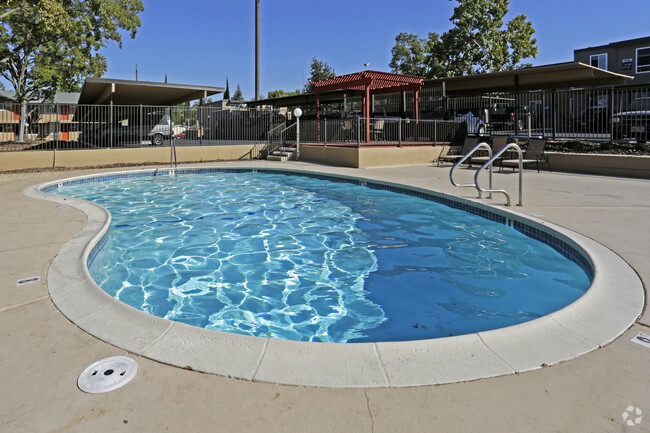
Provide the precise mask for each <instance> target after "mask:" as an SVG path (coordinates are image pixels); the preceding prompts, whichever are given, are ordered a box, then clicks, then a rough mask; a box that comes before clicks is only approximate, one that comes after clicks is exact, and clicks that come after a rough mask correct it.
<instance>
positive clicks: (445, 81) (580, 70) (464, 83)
mask: <svg viewBox="0 0 650 433" xmlns="http://www.w3.org/2000/svg"><path fill="white" fill-rule="evenodd" d="M633 78H634V77H631V76H629V75H622V74H617V73H615V72H610V71H606V70H604V69H599V68H596V67H593V66H590V65H586V64H584V63H580V62H567V63H557V64H553V65H544V66H534V67H531V68H523V69H515V70H512V71H502V72H493V73H491V74H476V75H463V76H461V77H449V78H435V79H430V80H425V81H424V87H435V86H440V87H443V86H444V89H445V93H446V95H448V96H449V95H452V94H463V93H486V92H506V91H518V90H541V89H568V88H572V87H598V86H614V85H621V84H626V83H627V81H629V80H632V79H633Z"/></svg>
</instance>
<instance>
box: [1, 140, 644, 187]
mask: <svg viewBox="0 0 650 433" xmlns="http://www.w3.org/2000/svg"><path fill="white" fill-rule="evenodd" d="M258 148H259V147H256V146H254V145H236V146H196V147H179V148H177V150H176V154H177V157H178V161H179V162H200V161H220V160H224V161H225V160H228V161H230V160H239V159H242V160H246V159H251V155H256V152H257V151H258V150H257V149H258ZM447 150H448V146H437V147H429V146H423V147H403V148H388V147H378V148H361V149H357V148H343V147H323V146H304V147H301V150H300V156H301V158H300V159H301V160H302V161H310V162H316V163H322V164H331V165H338V166H342V167H355V168H363V167H376V166H382V165H406V164H423V163H427V162H432V161H436V160H437V158H438V156H439V155H440V153H441V152H445V151H447ZM547 156H548V158H549V162H550V164H551V169H552V170H553V171H563V172H569V173H588V174H600V175H607V176H625V177H637V178H645V179H650V156H621V155H585V154H575V153H553V152H549V153H547ZM147 162H149V163H157V164H169V162H170V149H169V148H168V147H146V148H137V149H90V150H59V151H54V150H43V151H16V152H0V171H10V170H24V169H29V168H51V167H72V168H79V167H92V166H98V165H112V164H133V165H138V164H143V163H147ZM542 168H544V169H545V168H547V167H546V166H545V165H542Z"/></svg>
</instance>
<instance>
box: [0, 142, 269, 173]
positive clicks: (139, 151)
mask: <svg viewBox="0 0 650 433" xmlns="http://www.w3.org/2000/svg"><path fill="white" fill-rule="evenodd" d="M256 149H257V148H256V146H255V145H233V146H196V147H178V148H177V149H176V156H177V158H178V162H200V161H218V160H237V159H250V157H251V155H254V154H255V153H256V151H257V150H256ZM170 160H171V151H170V148H169V147H143V148H135V149H84V150H35V151H17V152H0V171H9V170H22V169H27V168H51V167H72V168H80V167H92V166H97V165H111V164H133V165H138V164H143V163H148V162H150V163H160V164H168V163H169V162H170Z"/></svg>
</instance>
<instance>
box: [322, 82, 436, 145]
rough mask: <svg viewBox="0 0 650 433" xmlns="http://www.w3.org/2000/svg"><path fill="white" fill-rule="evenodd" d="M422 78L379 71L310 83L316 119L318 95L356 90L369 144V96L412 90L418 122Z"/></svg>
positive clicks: (366, 139)
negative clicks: (335, 91)
mask: <svg viewBox="0 0 650 433" xmlns="http://www.w3.org/2000/svg"><path fill="white" fill-rule="evenodd" d="M423 82H424V78H422V77H416V76H413V75H403V74H392V73H388V72H379V71H361V72H356V73H354V74H348V75H341V76H338V77H333V78H328V79H326V80H321V81H315V82H313V83H312V86H313V89H314V93H315V94H316V119H319V118H320V94H321V92H326V91H330V90H342V89H344V90H356V91H360V92H362V95H363V100H362V107H363V108H362V117H363V118H364V123H365V141H366V143H369V142H370V96H371V95H377V94H381V93H396V92H404V91H407V90H413V102H414V104H415V105H414V107H415V109H414V111H415V120H416V122H417V120H418V111H419V110H418V96H419V91H420V88H421V87H422V84H423Z"/></svg>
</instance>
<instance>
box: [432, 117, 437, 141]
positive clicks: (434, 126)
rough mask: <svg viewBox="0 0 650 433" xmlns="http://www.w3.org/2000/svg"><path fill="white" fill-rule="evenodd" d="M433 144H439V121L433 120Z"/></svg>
mask: <svg viewBox="0 0 650 433" xmlns="http://www.w3.org/2000/svg"><path fill="white" fill-rule="evenodd" d="M433 144H434V145H437V144H438V121H437V120H434V121H433Z"/></svg>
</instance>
